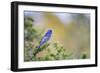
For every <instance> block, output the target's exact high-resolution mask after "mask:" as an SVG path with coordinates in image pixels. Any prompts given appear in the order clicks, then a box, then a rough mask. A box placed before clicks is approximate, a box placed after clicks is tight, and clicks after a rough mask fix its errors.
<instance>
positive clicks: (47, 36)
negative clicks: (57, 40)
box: [37, 29, 52, 48]
mask: <svg viewBox="0 0 100 73" xmlns="http://www.w3.org/2000/svg"><path fill="white" fill-rule="evenodd" d="M51 35H52V30H51V29H49V30H48V31H47V32H46V34H45V35H44V36H43V38H42V39H41V41H40V44H39V46H37V48H40V47H41V46H42V45H44V44H45V43H46V42H47V41H48V40H49V39H50V38H51Z"/></svg>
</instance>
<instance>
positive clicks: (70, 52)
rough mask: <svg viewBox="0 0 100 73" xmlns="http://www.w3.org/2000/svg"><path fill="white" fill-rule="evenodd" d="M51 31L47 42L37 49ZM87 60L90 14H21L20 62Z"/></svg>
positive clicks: (27, 12)
mask: <svg viewBox="0 0 100 73" xmlns="http://www.w3.org/2000/svg"><path fill="white" fill-rule="evenodd" d="M48 29H52V31H53V34H52V37H51V39H50V40H49V41H48V42H47V43H45V44H44V45H42V46H41V47H40V50H39V52H38V53H37V54H36V55H34V53H35V51H37V50H38V49H37V48H36V46H38V45H39V43H40V41H41V39H42V37H43V36H44V34H45V33H46V32H47V30H48ZM87 58H90V14H84V13H63V12H34V11H24V61H27V62H28V61H47V60H66V59H67V60H71V59H87Z"/></svg>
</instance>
